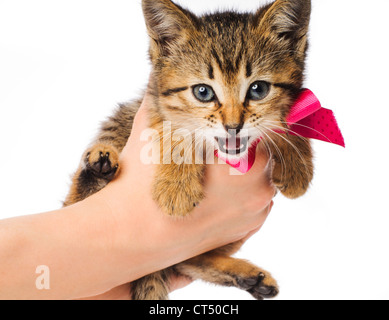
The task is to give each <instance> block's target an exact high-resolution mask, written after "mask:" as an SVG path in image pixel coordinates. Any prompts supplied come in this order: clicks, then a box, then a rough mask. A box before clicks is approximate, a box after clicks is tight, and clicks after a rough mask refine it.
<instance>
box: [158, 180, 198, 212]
mask: <svg viewBox="0 0 389 320" xmlns="http://www.w3.org/2000/svg"><path fill="white" fill-rule="evenodd" d="M153 197H154V200H155V201H156V202H157V203H158V205H159V207H160V208H161V209H162V210H163V211H164V212H165V213H166V214H168V215H170V216H176V217H183V216H186V215H187V214H189V213H190V212H191V211H192V210H193V209H194V208H195V207H196V206H197V205H198V204H199V203H200V202H201V200H203V199H204V194H203V190H202V186H201V185H197V186H196V185H195V184H190V183H189V182H187V183H184V184H181V183H179V182H177V181H175V182H172V181H165V180H161V179H159V180H157V182H156V183H155V185H154V190H153Z"/></svg>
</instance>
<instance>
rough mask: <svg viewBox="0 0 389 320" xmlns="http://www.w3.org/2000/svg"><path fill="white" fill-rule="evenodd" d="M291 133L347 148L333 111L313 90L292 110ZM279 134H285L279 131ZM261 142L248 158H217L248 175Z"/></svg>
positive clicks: (306, 92) (307, 91) (256, 143)
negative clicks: (234, 160) (322, 104)
mask: <svg viewBox="0 0 389 320" xmlns="http://www.w3.org/2000/svg"><path fill="white" fill-rule="evenodd" d="M287 124H288V127H289V133H290V134H293V135H296V136H301V137H305V138H310V139H317V140H321V141H325V142H329V143H333V144H337V145H340V146H342V147H345V143H344V138H343V136H342V132H341V131H340V129H339V126H338V124H337V122H336V119H335V115H334V113H333V112H332V111H331V110H328V109H325V108H322V106H321V104H320V102H319V99H318V98H317V97H316V96H315V95H314V94H313V92H312V91H311V90H308V89H305V90H304V91H303V92H302V93H301V94H300V96H299V97H298V98H297V100H296V102H295V104H294V105H293V106H292V108H291V109H290V113H289V116H288V118H287ZM277 132H278V133H285V132H281V131H277ZM260 141H261V140H258V141H256V142H255V143H254V144H253V145H252V146H251V147H250V149H249V152H248V156H247V158H245V159H240V160H239V161H237V162H232V161H230V160H229V159H225V158H224V157H222V156H219V155H218V152H217V151H216V153H215V154H216V156H218V157H219V158H220V159H222V160H223V161H225V162H226V163H228V164H229V165H230V166H232V167H233V168H235V169H237V170H239V171H240V172H242V173H247V172H248V171H249V170H250V169H251V168H252V166H253V165H254V162H255V155H256V149H257V146H258V144H259V142H260Z"/></svg>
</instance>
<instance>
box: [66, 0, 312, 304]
mask: <svg viewBox="0 0 389 320" xmlns="http://www.w3.org/2000/svg"><path fill="white" fill-rule="evenodd" d="M142 5H143V10H144V15H145V20H146V25H147V30H148V34H149V36H150V59H151V62H152V65H153V77H152V79H151V83H150V85H149V93H150V94H151V95H152V97H153V102H152V105H151V106H150V107H151V111H150V125H151V127H153V128H155V129H157V130H158V131H159V132H160V134H161V135H162V133H163V131H162V123H163V121H171V122H172V130H176V129H187V130H189V131H190V132H192V133H194V131H195V130H196V129H207V128H212V129H214V130H215V132H217V134H220V135H221V136H222V135H226V128H239V129H245V130H247V131H248V132H249V135H250V136H253V137H254V138H256V137H259V136H263V137H264V139H263V142H262V147H263V148H264V149H265V150H267V151H268V152H269V154H270V156H271V157H272V161H273V173H272V179H273V183H274V184H275V186H276V187H278V188H279V189H280V191H281V192H282V193H283V194H284V195H286V196H287V197H290V198H296V197H299V196H302V195H303V194H304V193H305V192H306V190H307V189H308V187H309V184H310V181H311V180H312V177H313V165H312V150H311V146H310V143H309V141H308V140H306V139H302V138H299V137H296V136H293V135H289V134H287V135H283V136H281V135H279V134H276V133H274V132H273V130H274V129H280V128H281V129H282V128H284V129H286V124H285V117H286V115H287V114H288V111H289V108H290V106H291V105H292V103H293V101H294V100H295V98H296V97H297V95H298V94H299V92H300V90H301V87H302V83H303V74H304V68H305V56H306V51H307V47H308V44H307V43H308V41H307V32H308V25H309V20H310V10H311V3H310V0H276V1H275V2H273V3H270V4H268V5H266V6H263V7H261V8H260V9H259V10H258V11H257V12H255V13H237V12H218V13H215V14H207V15H204V16H201V17H197V16H195V15H194V14H192V13H191V12H189V11H188V10H185V9H183V8H182V7H180V6H178V5H176V4H174V3H173V2H172V1H170V0H143V1H142ZM255 81H264V82H266V83H267V84H268V85H269V92H268V94H267V96H266V97H265V98H263V99H261V100H259V101H256V100H253V99H251V98H250V95H249V94H248V90H249V89H250V86H251V85H252V84H253V83H254V82H255ZM199 84H203V85H207V86H210V87H212V88H213V90H214V92H215V98H214V99H213V100H212V101H210V102H200V101H199V100H197V99H196V98H195V96H194V94H193V90H194V87H195V86H196V85H199ZM139 106H140V101H137V102H133V103H126V104H122V105H120V106H119V108H118V110H117V111H116V113H115V114H114V115H113V116H112V117H111V118H109V119H108V120H107V121H106V122H105V123H104V124H103V126H102V128H101V131H100V134H99V136H98V137H97V139H96V141H94V143H93V144H92V146H91V148H89V149H88V150H87V151H86V152H85V154H84V155H83V158H82V162H81V165H80V167H79V169H78V170H77V172H76V174H75V175H74V177H73V184H72V187H71V190H70V193H69V195H68V197H67V199H66V201H65V205H70V204H72V203H75V202H77V201H80V200H82V199H84V198H86V197H88V196H89V195H91V194H93V193H95V192H97V191H98V190H100V189H101V188H103V187H104V186H106V185H107V183H109V181H111V180H112V179H113V178H114V177H115V176H116V175H117V174H118V173H119V172H120V168H119V167H118V156H119V154H120V152H121V150H122V149H123V147H124V146H125V144H126V141H127V139H128V137H129V136H130V134H131V127H132V122H133V118H134V115H135V113H136V111H137V109H138V108H139ZM204 138H205V139H206V140H207V141H212V143H215V140H214V138H215V137H213V136H212V137H210V136H206V135H205V136H204ZM173 156H174V155H173ZM192 156H193V157H194V154H192ZM204 170H205V166H204V165H195V164H182V165H177V164H174V163H173V164H169V165H160V166H158V169H157V175H156V177H155V182H154V187H153V197H154V199H155V200H156V201H157V202H158V204H159V205H160V207H161V209H162V210H163V211H164V212H166V213H167V214H169V215H172V216H185V215H187V214H188V213H190V212H191V211H192V210H193V208H194V206H195V205H196V204H197V203H199V202H200V201H201V200H202V199H203V197H204V194H203V177H204ZM241 245H242V243H235V244H232V245H229V246H226V247H224V248H220V249H218V250H215V251H213V252H209V253H206V254H204V255H202V256H199V257H195V258H193V259H191V260H189V261H186V262H183V263H181V264H179V265H177V266H174V267H172V268H170V269H167V270H164V271H161V272H158V273H156V274H153V275H149V276H146V277H144V278H142V279H140V280H138V281H137V282H135V283H134V284H133V285H132V290H133V297H134V298H136V299H167V298H168V291H169V289H168V288H169V284H168V282H169V275H170V274H171V272H179V273H181V274H183V275H186V276H189V277H191V278H193V279H203V280H205V281H208V282H212V283H216V284H219V285H224V286H235V287H238V288H240V289H242V290H246V291H247V292H249V293H250V294H252V295H253V297H254V298H256V299H262V298H268V297H273V296H275V295H276V294H277V293H278V286H277V284H276V281H275V280H274V279H273V278H272V277H271V275H270V274H269V273H268V272H266V271H264V270H262V269H260V268H258V267H256V266H254V265H252V264H251V263H249V262H247V261H244V260H237V259H234V258H231V257H230V256H231V255H232V254H233V253H235V252H236V251H237V250H238V249H239V248H240V246H241Z"/></svg>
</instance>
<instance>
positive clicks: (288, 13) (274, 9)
mask: <svg viewBox="0 0 389 320" xmlns="http://www.w3.org/2000/svg"><path fill="white" fill-rule="evenodd" d="M310 17H311V0H276V1H275V2H274V3H272V4H270V5H268V6H267V7H265V8H262V9H260V10H259V11H258V12H257V14H256V15H255V18H254V24H255V25H257V28H258V30H259V32H260V33H261V34H262V35H264V36H265V37H278V39H279V40H285V41H288V42H290V43H291V44H292V45H294V46H295V47H294V50H296V51H297V53H298V54H303V53H305V49H306V47H307V32H308V27H309V21H310Z"/></svg>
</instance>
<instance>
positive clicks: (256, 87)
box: [247, 81, 270, 101]
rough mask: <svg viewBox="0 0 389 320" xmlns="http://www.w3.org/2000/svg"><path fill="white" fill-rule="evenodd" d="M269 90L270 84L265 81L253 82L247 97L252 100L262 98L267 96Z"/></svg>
mask: <svg viewBox="0 0 389 320" xmlns="http://www.w3.org/2000/svg"><path fill="white" fill-rule="evenodd" d="M269 91H270V84H269V83H267V82H265V81H257V82H254V83H253V84H252V85H251V87H250V89H249V92H248V94H247V98H248V99H250V100H254V101H259V100H263V99H265V98H266V97H267V95H268V94H269Z"/></svg>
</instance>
